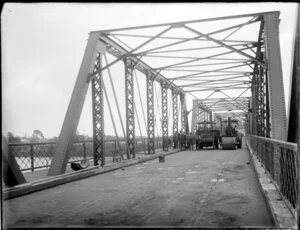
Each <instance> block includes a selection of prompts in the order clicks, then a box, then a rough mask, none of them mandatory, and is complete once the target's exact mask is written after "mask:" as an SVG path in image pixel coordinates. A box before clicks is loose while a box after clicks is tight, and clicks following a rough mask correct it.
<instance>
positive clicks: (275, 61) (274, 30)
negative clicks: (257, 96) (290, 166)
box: [264, 12, 287, 141]
mask: <svg viewBox="0 0 300 230" xmlns="http://www.w3.org/2000/svg"><path fill="white" fill-rule="evenodd" d="M278 27H279V12H274V13H268V14H264V33H265V46H266V55H267V56H266V61H267V63H266V64H267V68H268V75H267V76H268V91H269V95H268V96H269V102H270V107H271V109H270V117H271V138H273V139H277V140H282V141H286V140H287V119H286V113H285V100H284V89H283V78H282V67H281V55H280V47H279V28H278Z"/></svg>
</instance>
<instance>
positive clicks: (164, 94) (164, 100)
mask: <svg viewBox="0 0 300 230" xmlns="http://www.w3.org/2000/svg"><path fill="white" fill-rule="evenodd" d="M161 112H162V124H161V125H162V139H163V151H168V138H169V136H168V134H169V133H168V88H167V85H166V84H164V83H161Z"/></svg>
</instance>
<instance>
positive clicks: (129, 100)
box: [124, 57, 135, 159]
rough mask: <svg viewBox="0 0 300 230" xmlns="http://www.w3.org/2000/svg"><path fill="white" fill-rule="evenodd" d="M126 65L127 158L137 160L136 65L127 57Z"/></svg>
mask: <svg viewBox="0 0 300 230" xmlns="http://www.w3.org/2000/svg"><path fill="white" fill-rule="evenodd" d="M124 65H125V100H126V132H127V133H126V138H127V158H128V159H130V158H131V157H132V158H135V120H134V87H133V86H134V84H133V71H134V66H133V65H134V63H133V62H132V60H131V59H130V58H129V57H127V58H125V59H124Z"/></svg>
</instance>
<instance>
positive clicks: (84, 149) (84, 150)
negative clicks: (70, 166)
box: [82, 141, 86, 160]
mask: <svg viewBox="0 0 300 230" xmlns="http://www.w3.org/2000/svg"><path fill="white" fill-rule="evenodd" d="M85 144H86V142H85V141H84V142H83V146H82V147H83V159H85V160H86V145H85Z"/></svg>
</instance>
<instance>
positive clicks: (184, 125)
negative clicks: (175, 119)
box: [180, 94, 188, 133]
mask: <svg viewBox="0 0 300 230" xmlns="http://www.w3.org/2000/svg"><path fill="white" fill-rule="evenodd" d="M180 106H181V132H182V133H187V132H188V127H187V120H186V118H187V109H186V99H185V94H180Z"/></svg>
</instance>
